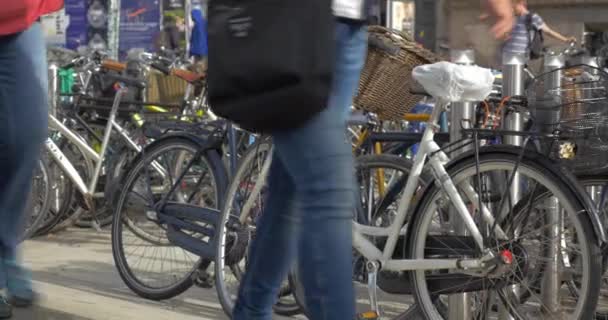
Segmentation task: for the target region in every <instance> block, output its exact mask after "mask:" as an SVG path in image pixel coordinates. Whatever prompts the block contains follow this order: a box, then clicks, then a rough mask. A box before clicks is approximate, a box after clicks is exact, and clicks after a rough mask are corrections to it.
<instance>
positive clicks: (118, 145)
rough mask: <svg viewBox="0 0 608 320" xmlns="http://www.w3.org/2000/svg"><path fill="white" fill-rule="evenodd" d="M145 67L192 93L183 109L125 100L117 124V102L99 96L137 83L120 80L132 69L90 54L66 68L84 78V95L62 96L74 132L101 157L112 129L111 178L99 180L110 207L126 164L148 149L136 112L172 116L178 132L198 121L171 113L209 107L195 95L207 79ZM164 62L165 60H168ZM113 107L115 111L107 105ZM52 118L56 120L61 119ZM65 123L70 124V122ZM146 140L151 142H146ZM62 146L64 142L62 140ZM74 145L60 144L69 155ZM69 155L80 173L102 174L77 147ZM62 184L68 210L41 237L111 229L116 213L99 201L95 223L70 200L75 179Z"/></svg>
mask: <svg viewBox="0 0 608 320" xmlns="http://www.w3.org/2000/svg"><path fill="white" fill-rule="evenodd" d="M145 62H146V63H148V64H149V65H151V66H152V67H154V68H156V69H160V70H162V71H163V72H170V73H171V74H174V75H176V76H177V77H178V78H180V79H183V80H184V81H186V82H187V83H188V88H190V90H187V92H186V96H185V98H184V102H183V104H182V105H181V106H179V105H171V104H161V103H154V105H152V103H145V102H142V101H134V100H131V101H128V100H125V99H122V100H121V102H120V104H121V107H122V106H128V108H127V109H123V108H121V109H120V112H118V113H117V114H116V117H115V120H112V121H109V115H110V114H109V113H110V111H111V110H112V106H113V104H114V103H115V101H114V99H105V98H103V97H99V95H100V94H102V93H104V92H105V93H106V94H107V88H109V87H110V88H111V85H108V82H110V84H111V83H113V82H112V81H116V80H117V79H118V80H121V79H127V80H129V81H133V82H135V81H136V79H134V78H128V77H123V76H121V75H120V73H122V72H125V71H128V66H127V64H122V63H119V62H117V61H113V60H108V59H107V58H106V56H105V55H104V54H103V53H100V52H97V51H93V52H91V53H89V54H87V55H83V56H79V57H76V58H74V59H72V61H70V62H69V63H68V64H66V65H64V66H63V67H62V69H71V68H73V67H77V68H78V69H79V70H80V71H79V73H78V75H79V76H78V78H79V81H78V83H77V85H76V86H75V87H76V89H75V90H78V91H79V93H78V94H76V95H65V94H64V95H62V97H69V98H70V99H72V100H73V101H72V102H73V106H71V107H70V108H69V110H68V112H67V114H64V116H66V119H67V120H69V121H68V122H72V123H73V124H74V125H75V126H72V129H71V130H72V133H73V134H74V135H78V136H79V138H80V140H83V141H86V143H87V144H89V146H91V147H92V148H93V150H94V151H95V152H96V153H98V154H101V153H102V145H103V137H102V135H103V134H100V132H105V129H106V128H107V127H108V124H109V125H111V129H112V130H111V140H110V143H109V147H108V148H107V150H110V151H111V152H109V153H107V154H106V155H107V156H108V158H109V159H108V160H106V161H105V163H104V165H103V169H102V171H101V172H102V173H101V174H102V175H106V177H105V178H104V177H103V176H100V177H98V178H99V180H101V182H103V183H105V186H101V188H102V189H104V192H103V193H104V194H105V197H106V198H107V200H108V201H107V203H110V204H111V203H114V200H115V197H116V194H117V193H118V192H119V190H118V186H119V185H120V180H121V177H122V175H123V170H124V168H125V166H126V164H127V163H128V161H129V160H130V159H131V158H133V157H134V154H136V153H137V152H139V151H141V149H142V146H140V143H141V142H142V139H140V138H141V133H140V134H139V136H133V132H135V133H137V132H136V131H133V130H132V129H133V128H136V129H137V128H141V126H142V124H143V121H142V119H141V114H140V113H139V112H138V111H139V110H138V109H136V108H141V109H142V110H144V112H152V113H158V114H159V117H166V118H167V121H164V122H163V124H162V126H163V128H164V129H166V128H171V129H173V130H184V126H183V125H182V124H180V122H182V121H184V120H189V121H191V120H192V119H181V118H180V117H179V114H178V115H174V114H173V113H170V110H171V109H179V110H180V114H182V115H185V114H193V113H196V112H198V111H197V110H199V108H200V107H201V105H202V103H204V101H203V100H204V99H200V98H199V97H198V96H192V97H191V94H190V93H191V92H193V89H194V88H197V87H201V81H202V80H203V79H204V77H203V76H196V77H195V76H193V73H192V72H189V71H185V70H173V69H168V68H167V67H165V66H164V65H163V64H161V63H160V62H158V61H157V60H145ZM163 62H165V61H164V60H163ZM137 81H138V80H137ZM131 84H132V83H131ZM144 88H145V86H144V85H143V83H141V82H140V85H139V86H132V88H131V90H130V91H134V92H141V91H143V90H144ZM130 97H135V98H136V99H137V94H135V95H133V94H131V95H130ZM108 103H109V104H110V107H107V106H106V105H107V104H108ZM51 116H53V117H55V115H51ZM85 119H86V120H85ZM118 119H121V120H124V121H122V122H124V124H123V123H120V121H119V120H118ZM63 121H65V119H64V120H63ZM136 135H137V134H136ZM156 138H158V137H156ZM64 140H65V139H64ZM143 140H150V139H147V138H146V139H143ZM59 142H61V140H60V141H59ZM68 143H69V141H63V142H62V143H59V146H60V149H64V152H68V151H70V150H65V148H66V144H68ZM107 150H105V151H104V152H106V151H107ZM69 153H70V159H71V161H72V162H73V163H80V164H79V165H78V166H77V167H79V168H80V174H82V175H85V176H86V175H88V176H91V177H92V176H95V175H96V174H95V168H94V165H93V162H94V161H92V160H91V159H90V158H89V157H88V156H87V154H86V152H85V151H83V150H81V148H79V147H76V148H73V150H71V152H69ZM59 181H63V182H65V183H68V185H64V186H61V189H62V190H63V191H64V192H63V194H64V196H63V197H64V198H66V201H62V205H61V206H58V207H59V208H57V209H55V210H54V211H55V212H54V213H53V214H51V218H50V219H49V220H48V221H46V222H45V223H44V225H43V226H41V230H40V232H39V233H45V232H48V231H50V230H51V229H52V230H54V231H59V230H61V229H63V228H66V227H68V226H71V225H72V224H76V225H78V226H81V227H90V226H94V227H95V228H96V229H98V228H99V227H100V226H104V225H107V224H109V223H110V222H111V220H112V215H111V212H112V210H111V208H107V206H106V205H105V204H104V203H102V202H100V201H99V200H98V199H97V200H96V202H97V203H96V207H97V208H102V210H100V211H99V212H96V213H95V215H96V219H97V221H94V219H92V217H91V215H90V214H85V213H86V212H85V210H83V209H82V208H81V206H79V205H78V203H75V204H73V203H72V202H71V201H69V199H70V198H71V197H72V193H73V187H72V186H71V184H69V182H68V181H69V180H68V179H63V178H62V179H60V180H59ZM99 197H101V195H99ZM99 197H98V198H99ZM62 219H63V220H62Z"/></svg>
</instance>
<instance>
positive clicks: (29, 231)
mask: <svg viewBox="0 0 608 320" xmlns="http://www.w3.org/2000/svg"><path fill="white" fill-rule="evenodd" d="M49 173H50V169H49V167H48V164H47V162H46V161H45V160H44V159H40V160H39V161H38V166H37V168H36V170H35V171H34V177H33V179H32V180H33V183H32V190H31V192H30V199H29V201H28V206H27V209H26V212H25V217H26V224H25V229H24V232H23V235H22V236H21V239H22V240H27V239H29V238H31V237H33V236H34V235H35V234H36V233H37V232H38V229H39V228H40V227H41V225H42V223H43V222H44V220H45V218H46V216H47V215H48V211H49V207H50V206H51V203H50V196H51V185H50V183H51V181H50V175H49ZM39 179H42V186H38V183H37V181H38V180H39ZM40 189H42V190H40ZM39 197H41V198H42V204H41V205H40V207H39V208H36V206H34V205H33V202H34V201H37V200H36V199H38V198H39ZM34 211H38V213H37V214H36V213H35V212H34ZM30 213H31V214H30ZM32 215H35V216H34V218H33V219H28V218H31V216H32Z"/></svg>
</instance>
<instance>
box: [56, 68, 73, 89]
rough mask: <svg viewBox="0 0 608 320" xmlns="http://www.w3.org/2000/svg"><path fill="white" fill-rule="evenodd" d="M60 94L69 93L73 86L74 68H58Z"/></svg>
mask: <svg viewBox="0 0 608 320" xmlns="http://www.w3.org/2000/svg"><path fill="white" fill-rule="evenodd" d="M59 82H60V86H59V87H60V90H61V94H71V93H72V88H73V87H74V69H72V68H69V69H59Z"/></svg>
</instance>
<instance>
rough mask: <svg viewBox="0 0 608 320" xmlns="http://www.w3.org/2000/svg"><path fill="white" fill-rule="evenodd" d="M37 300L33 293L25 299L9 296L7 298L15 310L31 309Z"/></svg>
mask: <svg viewBox="0 0 608 320" xmlns="http://www.w3.org/2000/svg"><path fill="white" fill-rule="evenodd" d="M37 300H38V296H37V295H36V294H35V293H31V294H29V295H28V296H27V297H20V296H11V297H10V298H9V302H10V304H11V305H12V306H13V307H15V308H28V307H31V306H32V305H33V304H34V303H35V302H36V301H37ZM0 319H1V318H0Z"/></svg>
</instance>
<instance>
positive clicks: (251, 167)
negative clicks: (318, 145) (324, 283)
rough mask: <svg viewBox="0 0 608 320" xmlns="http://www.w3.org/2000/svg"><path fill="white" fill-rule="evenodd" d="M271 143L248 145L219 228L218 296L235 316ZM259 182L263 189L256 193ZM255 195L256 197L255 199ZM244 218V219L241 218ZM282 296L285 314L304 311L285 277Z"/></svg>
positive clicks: (277, 308)
mask: <svg viewBox="0 0 608 320" xmlns="http://www.w3.org/2000/svg"><path fill="white" fill-rule="evenodd" d="M271 148H272V142H271V140H270V139H262V140H260V141H259V142H257V143H256V144H254V145H253V146H251V147H250V148H249V150H248V151H247V153H245V155H243V157H242V159H241V164H240V165H239V167H238V169H237V170H236V173H235V175H234V178H233V180H232V182H231V183H230V187H229V189H228V193H227V197H226V202H225V204H224V207H223V209H222V217H221V219H220V226H219V228H218V234H219V237H218V247H217V248H218V251H217V255H216V261H215V284H216V289H217V294H218V298H219V300H220V304H221V305H222V309H223V310H224V312H225V313H226V315H228V316H231V315H232V309H233V308H234V303H235V301H236V296H237V293H238V288H239V285H240V281H241V278H242V275H243V274H244V272H245V270H246V267H247V253H248V251H249V244H250V243H251V241H252V239H253V238H254V237H255V222H256V218H257V217H259V216H260V215H261V214H262V211H263V207H264V197H265V195H266V182H265V176H263V173H262V170H263V168H264V167H265V166H266V167H268V166H269V165H270V163H269V162H268V163H267V164H266V165H265V163H266V159H267V157H268V155H269V154H270V153H269V152H270V150H271ZM256 182H259V183H258V184H257V185H258V187H259V188H260V190H257V192H256V191H255V190H254V189H255V188H256ZM252 197H255V198H252ZM248 199H251V200H250V201H251V208H250V209H249V210H248V211H247V212H244V211H243V209H244V208H243V206H244V205H245V203H246V202H247V200H248ZM241 216H243V217H244V218H243V219H242V220H241V219H240V217H241ZM279 291H280V292H279V299H278V301H277V303H276V304H275V305H274V306H273V308H274V311H275V312H276V313H278V314H282V315H295V314H298V313H300V312H301V309H300V306H299V305H298V304H297V302H296V301H295V300H294V299H293V296H292V291H291V288H290V287H289V282H288V281H287V280H286V281H285V282H284V284H283V286H282V287H281V289H280V290H279Z"/></svg>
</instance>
